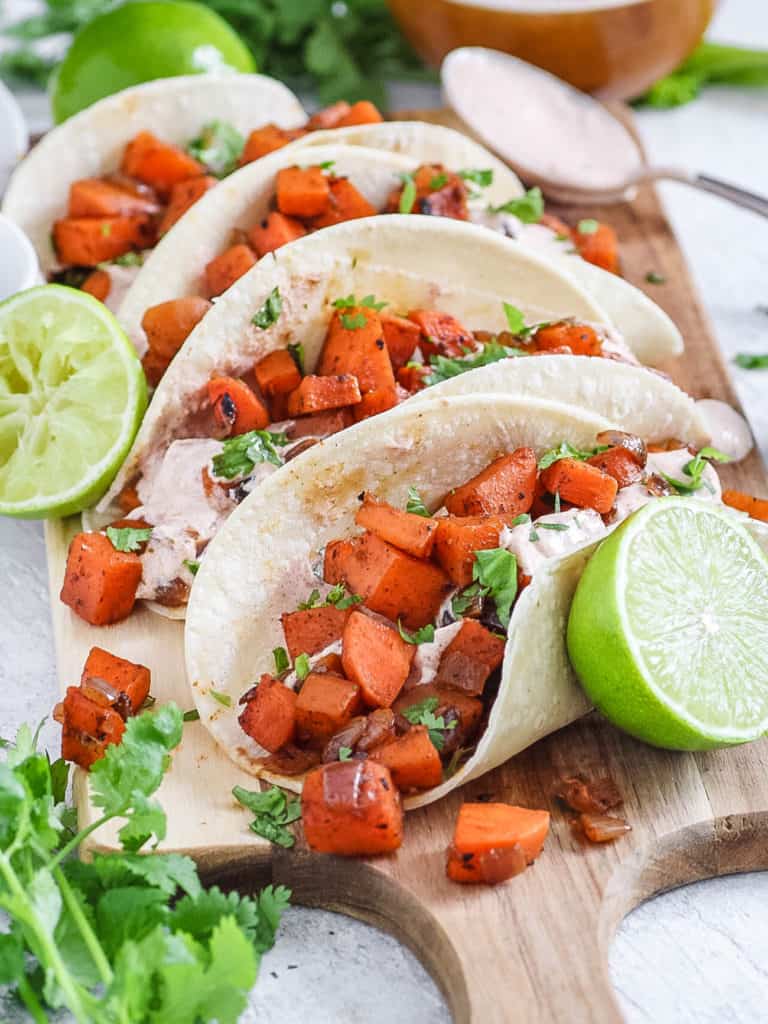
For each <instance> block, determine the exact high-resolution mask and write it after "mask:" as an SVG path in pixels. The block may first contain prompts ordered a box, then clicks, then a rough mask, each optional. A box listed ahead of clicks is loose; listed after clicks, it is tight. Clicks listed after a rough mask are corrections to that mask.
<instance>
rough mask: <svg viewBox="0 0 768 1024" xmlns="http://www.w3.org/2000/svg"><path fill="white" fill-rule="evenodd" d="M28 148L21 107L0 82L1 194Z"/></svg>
mask: <svg viewBox="0 0 768 1024" xmlns="http://www.w3.org/2000/svg"><path fill="white" fill-rule="evenodd" d="M28 148H29V134H28V132H27V126H26V124H25V122H24V117H23V116H22V113H21V109H20V107H19V105H18V103H17V102H16V100H15V99H14V98H13V96H12V95H11V93H10V92H9V90H8V89H7V88H6V87H5V86H4V85H3V83H2V82H0V195H2V193H3V189H4V188H5V186H6V184H7V183H8V178H9V177H10V175H11V171H12V170H13V168H14V167H15V166H16V164H17V163H18V162H19V160H21V158H22V157H23V156H24V154H25V153H26V151H27V149H28ZM51 172H52V173H53V168H52V169H51Z"/></svg>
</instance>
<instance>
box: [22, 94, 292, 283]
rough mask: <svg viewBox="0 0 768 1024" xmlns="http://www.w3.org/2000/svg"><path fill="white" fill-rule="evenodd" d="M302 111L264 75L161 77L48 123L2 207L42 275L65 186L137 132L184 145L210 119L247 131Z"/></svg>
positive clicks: (62, 210)
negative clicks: (52, 125) (49, 126)
mask: <svg viewBox="0 0 768 1024" xmlns="http://www.w3.org/2000/svg"><path fill="white" fill-rule="evenodd" d="M306 118H307V115H306V113H305V111H304V109H303V107H302V106H301V104H300V103H299V101H298V99H297V98H296V97H295V96H294V95H293V93H292V92H291V91H290V89H288V88H287V87H286V86H284V85H283V84H282V83H281V82H278V81H276V80H275V79H274V78H268V77H266V76H265V75H245V74H242V75H241V74H211V75H185V76H180V77H178V78H161V79H158V80H157V81H153V82H147V83H145V84H143V85H138V86H135V87H133V88H131V89H125V90H124V91H123V92H119V93H116V94H115V95H114V96H108V97H107V98H106V99H103V100H100V101H99V102H98V103H95V104H94V105H93V106H91V107H88V108H87V109H86V110H83V111H81V112H80V113H79V114H76V115H75V116H74V117H71V118H69V119H68V120H67V121H65V122H64V123H63V124H61V125H59V126H58V127H56V128H54V129H53V130H52V131H50V132H48V134H47V135H46V136H45V137H44V138H43V139H42V140H41V141H40V142H39V143H38V144H37V145H36V146H35V148H34V149H33V150H32V151H31V153H30V154H29V155H28V156H27V157H26V159H25V160H23V161H22V163H21V164H20V165H19V166H18V168H17V169H16V171H15V172H14V174H13V176H12V178H11V181H10V183H9V185H8V190H7V192H6V194H5V198H4V200H3V205H2V212H3V213H4V214H6V216H8V217H9V218H10V219H11V220H13V221H15V222H16V223H17V224H18V225H19V227H20V228H22V230H23V231H25V232H26V234H27V235H28V236H29V237H30V239H31V241H32V244H33V245H34V247H35V249H36V251H37V256H38V259H39V260H40V266H41V269H42V271H43V273H44V274H45V273H48V272H49V271H51V270H53V269H54V268H55V267H56V266H57V261H56V254H55V253H54V251H53V247H52V245H51V238H50V234H51V228H52V226H53V222H54V221H55V220H57V219H58V218H60V217H64V216H66V209H67V201H68V195H69V186H70V185H71V184H72V182H74V181H77V180H78V179H80V178H91V177H98V176H100V175H103V174H108V173H110V172H111V171H115V170H117V169H118V167H119V165H120V161H121V159H122V156H123V151H124V150H125V147H126V145H127V143H128V142H130V140H131V139H132V138H133V137H134V136H135V135H136V134H137V133H138V132H140V131H150V132H154V133H155V134H156V135H158V136H159V137H160V138H161V139H162V140H163V141H165V142H172V143H175V144H184V143H187V142H188V141H189V140H190V139H193V138H194V137H195V136H196V135H197V134H199V132H200V129H201V128H202V127H203V125H204V124H207V123H208V122H210V121H215V120H221V121H227V122H228V123H229V124H231V125H233V126H234V127H235V128H237V129H238V131H240V132H242V133H243V134H247V133H249V132H251V131H253V129H254V128H259V127H261V126H262V125H264V124H266V123H267V122H269V121H274V122H275V123H276V124H278V125H280V127H282V128H300V127H301V126H302V125H303V124H304V123H305V121H306Z"/></svg>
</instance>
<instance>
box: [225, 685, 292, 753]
mask: <svg viewBox="0 0 768 1024" xmlns="http://www.w3.org/2000/svg"><path fill="white" fill-rule="evenodd" d="M251 692H252V694H253V696H252V697H250V699H249V700H248V701H247V702H246V705H245V707H244V708H243V710H242V711H241V713H240V716H239V718H238V721H239V723H240V725H241V727H242V729H243V731H244V732H246V733H248V735H249V736H250V737H251V739H253V740H255V741H256V742H257V743H258V744H259V746H260V747H264V749H265V750H268V751H269V752H270V753H271V754H274V753H275V751H277V750H280V748H281V747H284V746H285V745H286V743H292V742H293V739H294V736H295V734H296V694H295V693H294V692H293V690H291V689H289V688H288V687H287V686H285V685H284V684H283V683H281V682H280V680H279V679H275V678H274V677H273V676H270V675H266V674H265V675H263V676H262V677H261V679H260V681H259V685H258V686H256V687H254V689H253V690H252V691H251Z"/></svg>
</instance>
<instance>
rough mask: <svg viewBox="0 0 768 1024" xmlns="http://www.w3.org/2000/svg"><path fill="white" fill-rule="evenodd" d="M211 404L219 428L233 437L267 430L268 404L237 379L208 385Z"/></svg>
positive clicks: (216, 379)
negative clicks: (266, 406) (266, 405)
mask: <svg viewBox="0 0 768 1024" xmlns="http://www.w3.org/2000/svg"><path fill="white" fill-rule="evenodd" d="M208 401H209V402H210V403H211V405H212V406H213V414H214V417H215V418H216V422H217V424H218V425H219V426H220V427H221V428H222V430H224V431H226V432H227V433H229V434H232V435H233V436H235V435H237V434H247V433H248V431H249V430H263V429H264V428H265V427H266V426H267V425H268V424H269V413H268V412H267V410H266V408H265V406H264V403H263V402H261V401H260V400H259V399H258V398H257V397H256V395H255V394H254V393H253V391H251V389H250V388H249V387H248V385H247V384H245V383H244V382H243V381H241V380H237V379H235V378H234V377H214V378H213V380H209V381H208Z"/></svg>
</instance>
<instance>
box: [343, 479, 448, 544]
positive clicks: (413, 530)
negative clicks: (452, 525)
mask: <svg viewBox="0 0 768 1024" xmlns="http://www.w3.org/2000/svg"><path fill="white" fill-rule="evenodd" d="M355 522H356V523H357V525H358V526H362V527H363V529H365V530H369V531H370V532H371V533H375V534H376V536H377V537H381V539H382V540H386V541H388V542H389V543H390V544H394V545H395V547H396V548H399V549H400V550H401V551H405V552H407V553H408V554H409V555H413V556H414V558H430V557H431V555H432V548H433V547H434V544H435V533H436V532H437V524H438V521H437V520H436V519H430V518H427V517H426V516H417V515H414V514H413V513H412V512H404V511H403V510H402V509H399V508H395V507H394V506H392V505H390V504H388V503H387V502H386V501H377V500H376V498H374V497H373V495H371V494H367V493H366V494H365V495H364V496H363V503H362V505H361V506H360V508H359V509H358V511H357V515H356V516H355Z"/></svg>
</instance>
